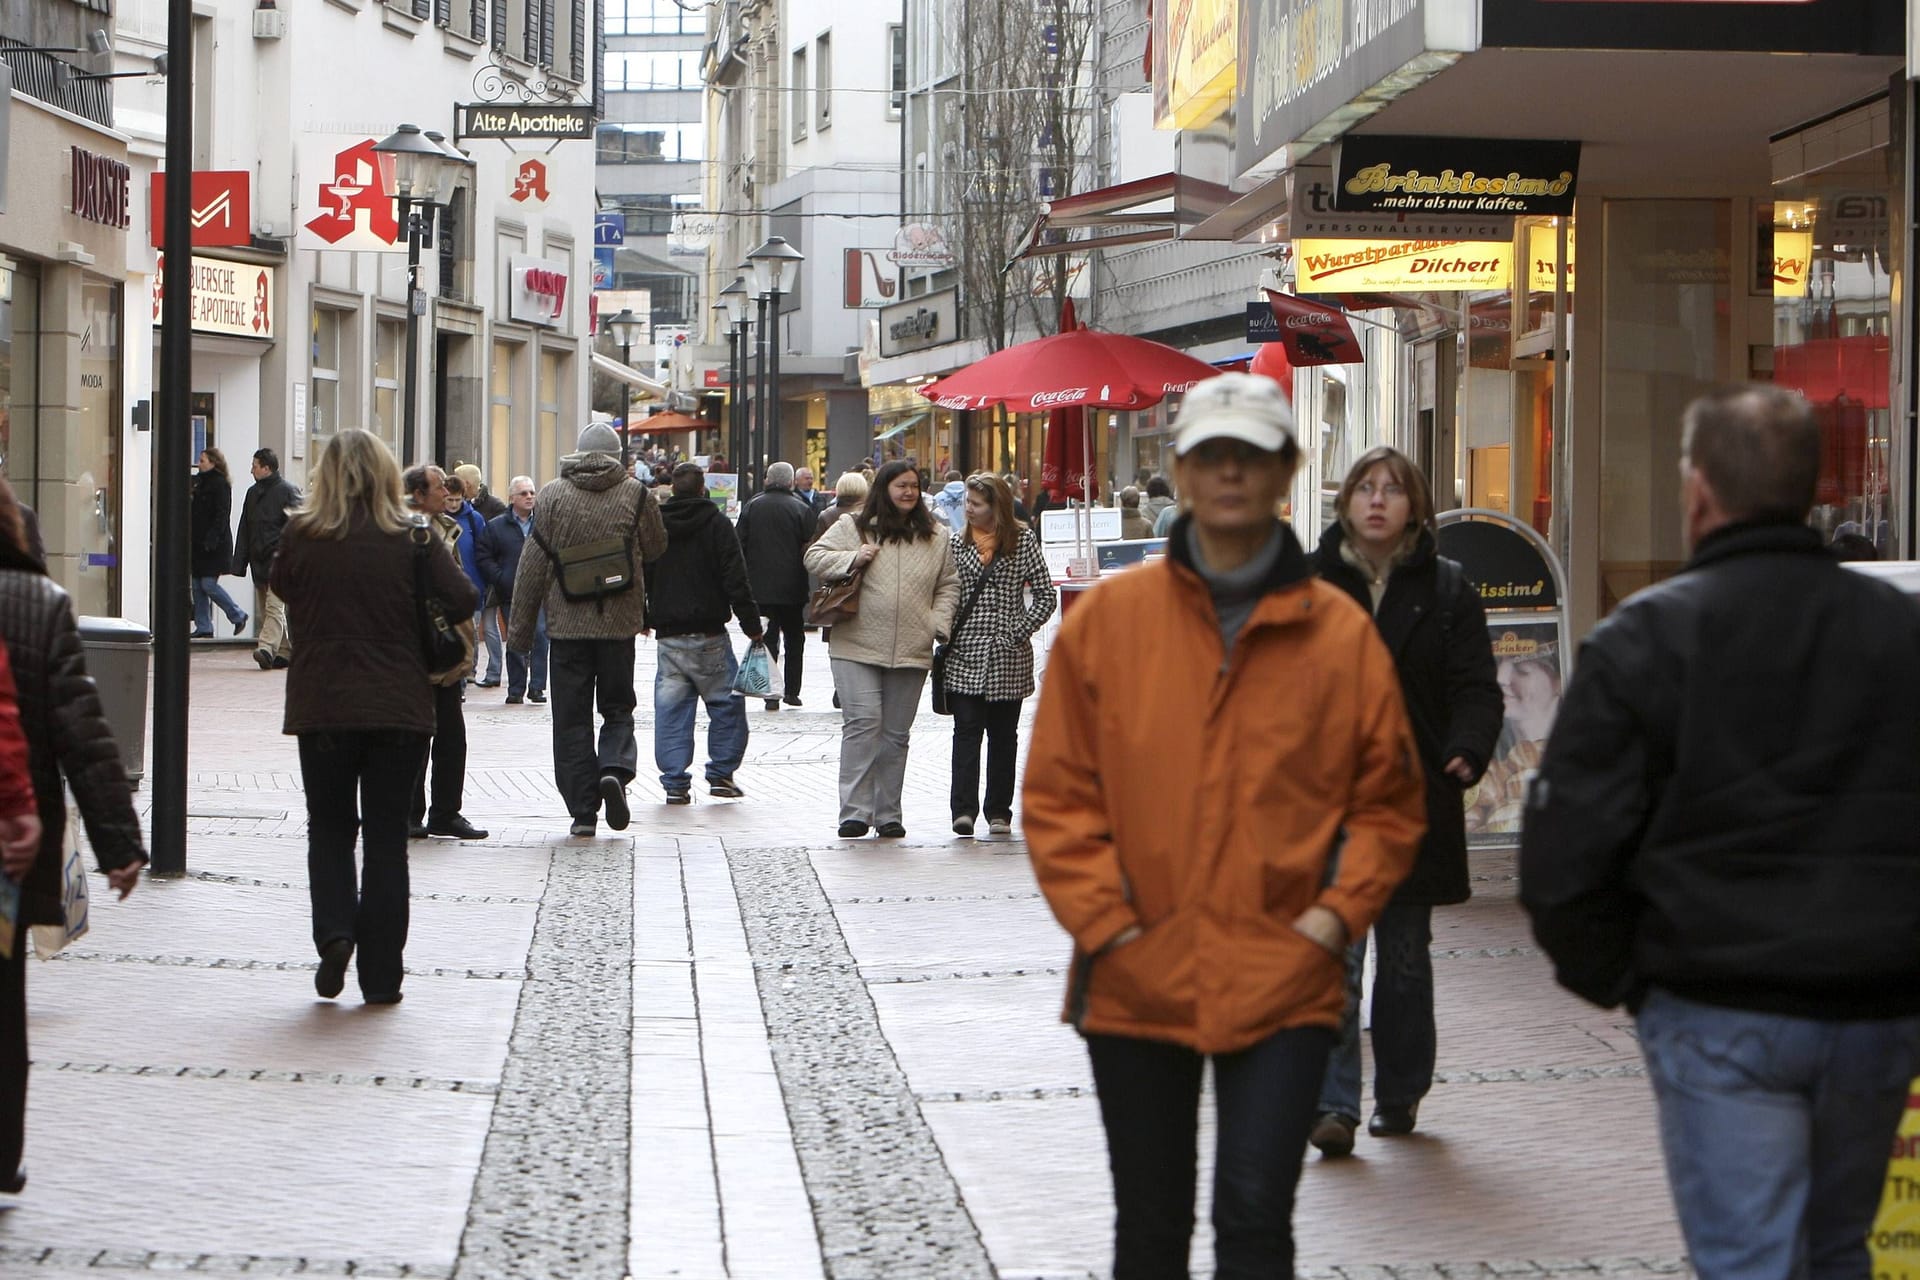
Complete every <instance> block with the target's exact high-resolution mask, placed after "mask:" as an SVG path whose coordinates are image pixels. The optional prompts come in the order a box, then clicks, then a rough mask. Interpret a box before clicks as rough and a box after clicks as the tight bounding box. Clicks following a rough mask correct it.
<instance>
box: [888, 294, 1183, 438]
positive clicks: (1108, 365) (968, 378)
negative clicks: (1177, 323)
mask: <svg viewBox="0 0 1920 1280" xmlns="http://www.w3.org/2000/svg"><path fill="white" fill-rule="evenodd" d="M1068 318H1069V317H1068V315H1067V313H1066V312H1065V309H1064V308H1063V310H1062V322H1063V324H1064V322H1065V321H1066V320H1067V319H1068ZM1219 372H1220V371H1219V370H1218V369H1216V368H1214V367H1213V366H1212V365H1210V364H1208V363H1206V362H1205V361H1204V360H1196V359H1194V358H1193V357H1192V356H1190V355H1188V354H1187V353H1186V352H1184V351H1177V350H1175V349H1174V348H1172V347H1169V346H1166V345H1164V344H1163V343H1158V342H1152V341H1149V340H1148V339H1146V338H1135V337H1133V336H1131V335H1129V334H1124V333H1104V332H1102V331H1100V330H1098V329H1078V328H1076V329H1070V330H1066V331H1064V332H1061V333H1056V334H1054V335H1053V336H1052V337H1050V338H1036V339H1034V340H1033V341H1032V342H1023V343H1021V344H1020V345H1018V346H1014V347H1008V348H1007V349H1006V350H1004V351H996V352H994V353H993V354H992V355H990V356H988V357H987V358H986V359H984V360H980V361H976V362H975V363H973V364H970V365H968V366H967V367H966V368H964V369H961V370H960V371H958V372H957V373H950V374H948V375H947V376H946V377H944V378H942V379H940V380H939V381H938V382H930V383H928V384H927V385H926V386H924V387H921V388H920V394H921V395H923V396H925V397H926V398H927V399H929V400H931V401H933V402H934V403H935V404H937V405H939V406H940V407H941V408H943V409H985V408H988V407H990V406H992V405H996V404H1003V405H1006V406H1007V407H1008V408H1010V409H1012V410H1013V411H1014V412H1016V413H1039V412H1041V411H1043V410H1053V409H1070V408H1073V407H1074V406H1076V405H1086V406H1090V407H1094V408H1101V409H1145V408H1147V407H1149V406H1151V405H1156V404H1159V403H1160V401H1161V400H1163V399H1164V398H1166V396H1167V395H1168V394H1169V393H1170V392H1174V391H1186V390H1188V389H1189V388H1191V387H1192V386H1193V385H1194V384H1195V383H1196V382H1199V381H1201V380H1202V379H1204V378H1211V377H1215V376H1217V375H1218V374H1219Z"/></svg>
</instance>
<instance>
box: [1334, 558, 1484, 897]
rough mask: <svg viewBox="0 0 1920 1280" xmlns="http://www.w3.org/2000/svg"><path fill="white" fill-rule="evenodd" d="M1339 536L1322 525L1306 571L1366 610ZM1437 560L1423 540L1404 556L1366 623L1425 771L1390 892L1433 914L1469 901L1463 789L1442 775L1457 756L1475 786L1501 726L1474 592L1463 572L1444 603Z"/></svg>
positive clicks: (1367, 599)
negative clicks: (1423, 803)
mask: <svg viewBox="0 0 1920 1280" xmlns="http://www.w3.org/2000/svg"><path fill="white" fill-rule="evenodd" d="M1344 541H1345V531H1344V530H1343V529H1342V528H1341V526H1340V525H1338V524H1335V525H1333V526H1331V527H1330V528H1329V529H1328V530H1327V532H1326V535H1325V536H1324V537H1322V538H1321V540H1320V548H1319V550H1318V551H1316V552H1315V553H1314V556H1313V567H1314V571H1315V572H1316V573H1318V574H1319V575H1320V576H1321V577H1322V578H1324V579H1326V580H1327V581H1328V582H1330V583H1332V584H1333V585H1334V586H1337V587H1339V588H1340V589H1341V590H1342V591H1345V592H1346V593H1347V594H1348V595H1350V596H1352V597H1353V598H1354V600H1355V601H1356V602H1357V603H1358V604H1359V605H1360V607H1361V608H1362V609H1365V610H1367V611H1368V612H1370V613H1371V612H1372V611H1373V596H1372V594H1371V593H1370V592H1369V591H1368V590H1367V583H1366V580H1365V579H1364V578H1362V577H1361V576H1360V571H1359V570H1357V569H1355V568H1354V567H1353V566H1352V565H1350V564H1348V563H1347V562H1346V561H1345V560H1344V559H1343V558H1342V557H1341V555H1340V545H1341V543H1342V542H1344ZM1439 563H1440V556H1439V554H1438V552H1437V551H1436V550H1435V547H1434V541H1433V535H1432V534H1431V533H1426V532H1423V533H1421V535H1420V541H1419V544H1418V545H1417V546H1416V547H1415V548H1414V550H1413V553H1412V554H1411V555H1410V556H1408V557H1407V559H1405V560H1404V561H1402V562H1401V563H1400V564H1398V565H1396V566H1395V567H1394V570H1393V573H1392V575H1391V576H1390V577H1388V579H1387V591H1386V594H1385V595H1384V596H1382V597H1381V599H1380V612H1379V613H1378V614H1376V615H1375V616H1374V623H1375V625H1376V626H1378V627H1379V628H1380V638H1381V639H1382V640H1384V641H1385V642H1386V645H1387V651H1388V652H1389V653H1391V654H1393V665H1394V670H1395V672H1396V673H1397V674H1398V675H1399V677H1400V691H1401V694H1402V696H1403V697H1404V698H1405V699H1406V703H1407V718H1408V719H1409V720H1411V721H1412V722H1413V737H1414V741H1415V742H1417V743H1418V744H1419V746H1420V763H1421V764H1422V765H1423V766H1424V767H1425V770H1426V781H1427V834H1426V837H1425V838H1424V839H1423V840H1422V841H1421V842H1420V856H1419V858H1418V859H1417V860H1416V861H1415V862H1414V864H1413V872H1412V874H1410V875H1409V876H1408V877H1407V878H1406V879H1405V880H1404V881H1402V882H1401V885H1400V888H1399V889H1398V890H1397V891H1396V892H1395V893H1394V897H1393V900H1394V901H1395V902H1397V903H1401V904H1403V905H1428V906H1440V905H1444V904H1447V903H1454V902H1465V901H1466V900H1467V899H1468V898H1469V897H1471V896H1472V892H1473V891H1472V889H1471V887H1470V885H1469V882H1468V878H1467V826H1466V788H1467V787H1468V786H1471V785H1472V784H1471V783H1461V782H1460V781H1459V780H1457V779H1455V778H1454V777H1452V776H1451V775H1449V774H1448V773H1446V772H1445V765H1446V763H1447V761H1449V760H1451V759H1453V758H1454V757H1455V756H1461V757H1463V758H1465V759H1466V761H1467V762H1468V763H1469V764H1470V765H1472V766H1473V776H1474V779H1475V780H1476V781H1477V780H1478V779H1479V777H1480V775H1481V774H1482V773H1483V772H1485V771H1486V767H1487V762H1488V761H1490V760H1492V759H1493V748H1494V743H1495V742H1496V741H1497V740H1498V739H1499V737H1500V724H1501V718H1502V710H1501V699H1500V686H1499V684H1498V683H1497V681H1496V680H1495V676H1494V663H1493V648H1492V646H1491V645H1490V644H1489V643H1488V641H1487V615H1486V610H1485V609H1484V608H1482V606H1481V604H1480V593H1479V591H1478V590H1477V589H1475V587H1474V585H1473V583H1472V582H1471V581H1469V580H1468V578H1467V576H1466V574H1465V573H1464V572H1462V573H1460V574H1458V575H1457V579H1458V582H1459V584H1460V585H1459V587H1458V588H1457V590H1455V592H1454V595H1453V599H1452V600H1451V601H1445V600H1442V599H1440V598H1439V597H1440V573H1439Z"/></svg>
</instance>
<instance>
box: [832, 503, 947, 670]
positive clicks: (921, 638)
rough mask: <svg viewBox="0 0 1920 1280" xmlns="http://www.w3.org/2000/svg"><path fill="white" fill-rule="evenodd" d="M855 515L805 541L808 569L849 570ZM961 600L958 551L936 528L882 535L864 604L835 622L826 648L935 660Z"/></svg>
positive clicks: (856, 658)
mask: <svg viewBox="0 0 1920 1280" xmlns="http://www.w3.org/2000/svg"><path fill="white" fill-rule="evenodd" d="M858 519H859V517H858V516H857V515H854V516H846V517H843V518H842V519H841V520H839V521H838V522H837V523H835V525H834V526H833V527H832V528H831V529H828V530H827V531H826V532H825V533H824V534H822V535H820V537H819V538H818V539H816V540H815V541H814V544H813V545H812V546H810V547H808V548H807V572H809V573H812V574H817V575H818V576H820V577H822V578H837V577H841V576H843V575H844V574H845V573H846V572H847V570H848V569H849V568H851V567H852V565H853V557H854V553H855V552H857V551H859V549H860V541H861V539H860V531H859V529H858V527H857V526H856V523H855V522H856V521H857V520H858ZM959 606H960V583H959V579H958V578H957V577H955V575H954V569H953V553H952V551H951V550H949V548H948V542H947V539H946V538H945V537H944V536H942V535H941V534H939V533H938V532H936V533H935V534H934V536H933V537H931V538H926V539H924V540H921V541H917V542H883V543H881V544H880V554H879V555H877V556H875V557H874V558H873V561H872V563H870V564H869V565H867V568H866V572H865V574H864V575H863V579H862V582H861V586H860V612H859V613H857V614H855V615H854V616H853V617H852V618H850V619H848V620H847V621H845V622H836V623H835V624H834V625H833V634H832V635H831V636H829V637H828V638H827V648H828V651H829V652H830V653H832V655H833V656H834V657H836V658H844V659H846V660H847V661H849V662H864V663H867V664H868V665H870V666H875V667H918V668H920V669H921V670H922V671H925V670H927V669H928V668H930V667H932V666H933V645H934V641H935V640H936V639H941V640H944V639H945V638H946V635H947V628H948V627H950V626H951V625H952V624H953V612H954V610H955V609H957V608H959Z"/></svg>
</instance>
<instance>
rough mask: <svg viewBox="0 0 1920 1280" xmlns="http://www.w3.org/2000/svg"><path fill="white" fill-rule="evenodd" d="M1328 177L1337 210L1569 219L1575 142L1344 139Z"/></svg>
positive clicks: (1576, 165)
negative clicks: (1331, 177)
mask: <svg viewBox="0 0 1920 1280" xmlns="http://www.w3.org/2000/svg"><path fill="white" fill-rule="evenodd" d="M1333 171H1334V172H1333V207H1334V208H1336V209H1341V210H1356V211H1359V212H1363V213H1423V214H1451V215H1456V216H1457V215H1461V214H1482V215H1484V214H1527V215H1535V216H1537V215H1542V214H1570V213H1572V212H1573V190H1574V180H1575V178H1576V177H1577V175H1578V174H1579V172H1580V144H1579V143H1577V142H1519V141H1510V140H1507V139H1482V138H1403V137H1389V136H1387V135H1384V134H1349V135H1348V136H1347V137H1345V138H1342V139H1341V140H1340V143H1339V145H1338V146H1337V147H1336V148H1335V149H1334V161H1333Z"/></svg>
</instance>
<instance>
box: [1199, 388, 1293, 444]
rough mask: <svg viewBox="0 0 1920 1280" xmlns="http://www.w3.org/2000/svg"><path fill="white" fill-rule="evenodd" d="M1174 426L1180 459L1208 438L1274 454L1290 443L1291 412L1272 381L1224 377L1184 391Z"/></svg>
mask: <svg viewBox="0 0 1920 1280" xmlns="http://www.w3.org/2000/svg"><path fill="white" fill-rule="evenodd" d="M1173 426H1174V438H1173V451H1174V452H1175V453H1176V454H1179V455H1181V456H1183V457H1184V456H1185V455H1186V454H1188V453H1190V452H1192V450H1193V449H1194V448H1195V447H1196V446H1197V445H1200V444H1203V443H1205V442H1206V441H1208V440H1244V441H1245V442H1246V443H1248V444H1250V445H1252V446H1253V447H1254V448H1256V449H1262V450H1265V451H1266V452H1268V453H1278V452H1280V450H1282V449H1284V448H1285V447H1286V446H1287V444H1288V442H1289V441H1291V440H1292V439H1293V410H1292V409H1290V408H1288V407H1287V399H1286V397H1285V396H1283V395H1281V394H1280V384H1279V383H1277V382H1275V381H1274V380H1273V379H1272V378H1266V377H1261V376H1259V375H1257V374H1251V373H1223V374H1220V375H1219V376H1218V377H1214V378H1208V379H1207V380H1206V381H1205V382H1202V383H1201V384H1200V385H1198V386H1196V387H1195V388H1194V389H1193V390H1191V391H1189V392H1187V398H1186V399H1185V400H1184V401H1182V402H1181V405H1180V412H1179V413H1178V414H1177V415H1175V417H1174V420H1173Z"/></svg>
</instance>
